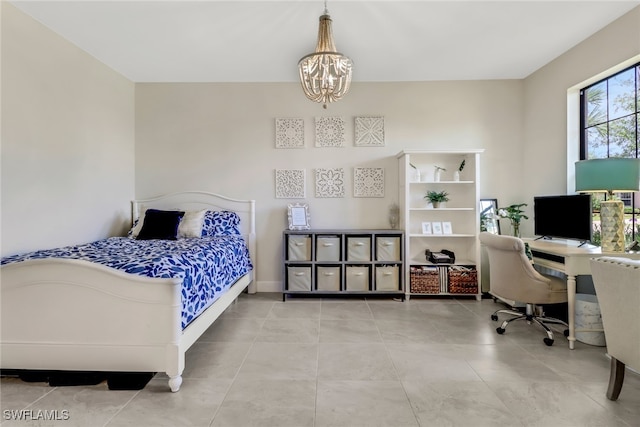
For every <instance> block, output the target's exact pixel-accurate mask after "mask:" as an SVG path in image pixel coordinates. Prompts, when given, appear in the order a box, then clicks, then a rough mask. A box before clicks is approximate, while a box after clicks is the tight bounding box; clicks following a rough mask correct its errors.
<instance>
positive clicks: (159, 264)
mask: <svg viewBox="0 0 640 427" xmlns="http://www.w3.org/2000/svg"><path fill="white" fill-rule="evenodd" d="M40 258H73V259H82V260H86V261H91V262H95V263H98V264H102V265H106V266H108V267H112V268H116V269H118V270H122V271H125V272H127V273H131V274H137V275H139V276H147V277H159V278H179V279H182V328H183V329H184V328H185V327H186V326H187V325H188V324H189V323H190V322H191V321H192V320H193V319H195V318H196V317H197V316H198V315H199V314H200V313H202V312H203V311H204V310H205V309H206V308H207V307H209V306H210V305H211V304H213V302H214V301H215V300H216V299H218V298H219V297H220V296H221V295H222V294H224V292H225V291H226V290H227V289H229V288H230V287H231V285H233V283H234V282H235V281H236V280H237V279H239V278H240V277H241V276H243V275H244V274H246V273H248V272H249V271H251V270H252V268H253V266H252V264H251V259H250V258H249V249H248V247H247V245H246V242H245V241H244V239H243V238H242V237H241V236H217V237H203V238H191V239H178V240H135V239H130V238H126V237H111V238H108V239H104V240H98V241H96V242H91V243H87V244H83V245H77V246H67V247H64V248H57V249H48V250H41V251H36V252H31V253H27V254H21V255H13V256H9V257H6V258H3V259H2V261H1V264H2V265H5V264H9V263H13V262H18V261H24V260H27V259H40Z"/></svg>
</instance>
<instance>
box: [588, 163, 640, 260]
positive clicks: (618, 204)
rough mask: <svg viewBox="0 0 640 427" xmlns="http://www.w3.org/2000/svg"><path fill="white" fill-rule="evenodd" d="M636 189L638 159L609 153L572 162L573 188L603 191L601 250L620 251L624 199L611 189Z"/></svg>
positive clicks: (639, 184) (639, 177) (639, 185)
mask: <svg viewBox="0 0 640 427" xmlns="http://www.w3.org/2000/svg"><path fill="white" fill-rule="evenodd" d="M638 190H640V159H627V158H618V157H609V158H606V159H592V160H581V161H579V162H576V191H578V192H588V193H592V192H606V193H607V194H608V197H607V200H603V201H602V202H601V204H600V224H601V233H602V252H624V250H625V242H624V203H622V201H621V200H613V199H612V198H613V193H616V192H617V193H619V192H633V191H638Z"/></svg>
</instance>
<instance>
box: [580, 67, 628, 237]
mask: <svg viewBox="0 0 640 427" xmlns="http://www.w3.org/2000/svg"><path fill="white" fill-rule="evenodd" d="M580 129H581V134H580V159H581V160H585V159H602V158H607V157H625V158H639V157H640V137H639V134H640V63H637V64H635V65H633V66H631V67H629V68H627V69H625V70H622V71H620V72H618V73H616V74H614V75H612V76H609V77H607V78H606V79H603V80H600V81H598V82H596V83H594V84H592V85H590V86H588V87H585V88H583V89H582V90H581V91H580ZM617 196H618V197H619V198H620V199H621V200H622V201H623V202H624V205H625V238H626V239H627V242H628V243H631V242H632V241H634V240H635V241H639V242H640V192H635V193H619V194H618V195H617ZM602 197H603V196H602V195H601V194H600V195H594V198H593V200H594V215H595V216H594V221H593V224H594V230H593V242H594V243H596V244H599V243H600V218H599V206H600V201H601V200H602Z"/></svg>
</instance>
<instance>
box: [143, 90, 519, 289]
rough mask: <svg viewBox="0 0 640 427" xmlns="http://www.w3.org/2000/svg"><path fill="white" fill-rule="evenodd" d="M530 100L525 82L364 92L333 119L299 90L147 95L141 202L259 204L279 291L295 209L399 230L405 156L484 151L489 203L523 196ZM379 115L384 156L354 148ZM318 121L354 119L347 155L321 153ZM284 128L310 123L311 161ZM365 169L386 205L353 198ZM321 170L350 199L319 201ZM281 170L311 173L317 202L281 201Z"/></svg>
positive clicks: (261, 251) (271, 278)
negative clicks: (172, 198) (526, 103)
mask: <svg viewBox="0 0 640 427" xmlns="http://www.w3.org/2000/svg"><path fill="white" fill-rule="evenodd" d="M522 99H523V97H522V81H476V82H422V83H370V84H364V83H360V84H358V83H355V84H354V85H353V87H352V91H351V92H350V93H349V94H348V95H347V97H346V98H345V99H344V100H342V101H340V102H338V103H336V104H333V105H329V107H328V109H327V110H323V109H322V106H321V105H320V104H315V103H313V102H311V101H308V100H307V99H306V98H304V95H303V94H302V90H301V89H300V87H299V84H297V83H283V84H206V83H203V84H155V83H154V84H138V85H136V195H137V196H138V197H143V198H144V197H150V196H154V195H157V194H161V193H163V192H166V191H179V190H189V189H197V190H206V191H213V192H217V193H222V194H226V195H229V196H231V197H235V198H250V199H255V200H256V204H257V209H258V217H257V227H258V233H259V234H258V255H259V258H258V266H257V267H258V270H257V273H258V286H259V288H260V289H269V286H271V289H274V290H277V289H281V288H280V286H281V284H280V280H281V271H280V269H281V251H282V244H281V241H282V230H283V229H285V228H286V225H287V223H286V207H287V204H288V203H292V202H293V203H295V202H306V203H308V204H309V206H310V213H311V225H312V227H314V228H388V227H389V223H388V220H387V213H388V209H389V206H390V205H391V204H392V203H397V202H398V177H397V175H398V169H397V160H396V157H395V156H396V154H397V153H398V152H399V151H401V150H403V149H463V148H484V149H485V150H486V152H485V154H484V155H483V156H482V160H481V163H482V173H481V175H482V184H481V185H482V195H483V196H484V197H498V198H499V199H502V200H504V201H507V200H508V199H509V197H510V195H512V194H517V193H518V189H519V188H520V187H521V185H520V184H521V182H522V179H523V176H522V174H521V173H520V171H521V170H522V158H521V156H520V153H521V144H522V138H521V135H522V132H523V125H522V115H523V111H522ZM368 115H374V116H383V117H384V120H385V139H386V145H385V146H384V147H355V146H354V142H353V141H354V125H353V122H354V117H356V116H368ZM316 116H339V117H343V118H344V119H345V121H346V146H345V147H343V148H316V147H315V146H314V144H315V128H314V117H316ZM279 117H299V118H303V119H304V122H305V144H306V145H305V148H304V149H276V148H275V136H274V135H275V118H279ZM354 167H382V168H384V170H385V178H386V187H385V197H384V198H355V197H353V168H354ZM315 168H344V170H345V175H346V183H345V184H346V185H345V189H346V194H345V197H344V198H331V199H327V198H316V197H315V195H314V189H315V187H314V185H315V183H314V175H313V173H314V169H315ZM275 169H305V170H306V179H307V182H306V192H307V197H306V198H305V199H276V198H275V184H274V174H275V172H274V171H275ZM428 172H429V173H432V171H428ZM452 172H453V171H449V173H452Z"/></svg>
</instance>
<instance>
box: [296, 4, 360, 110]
mask: <svg viewBox="0 0 640 427" xmlns="http://www.w3.org/2000/svg"><path fill="white" fill-rule="evenodd" d="M352 66H353V64H352V63H351V59H349V58H348V57H346V56H344V55H343V54H341V53H340V52H337V51H336V45H335V43H334V42H333V33H332V32H331V17H330V16H329V11H328V10H327V2H326V0H325V2H324V13H323V14H322V15H321V16H320V25H319V27H318V43H317V45H316V50H315V52H314V53H310V54H309V55H306V56H304V57H303V58H302V59H300V61H299V62H298V70H299V71H300V83H302V90H303V91H304V94H305V95H306V96H307V98H309V99H310V100H312V101H315V102H322V103H323V108H327V102H334V101H338V100H340V99H342V97H343V96H344V95H345V94H346V93H347V92H349V86H350V85H351V69H352Z"/></svg>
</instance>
